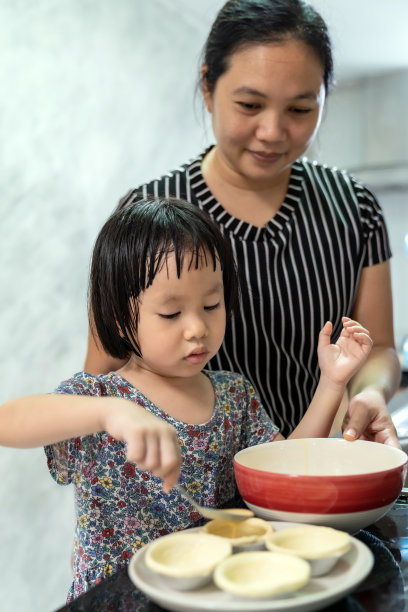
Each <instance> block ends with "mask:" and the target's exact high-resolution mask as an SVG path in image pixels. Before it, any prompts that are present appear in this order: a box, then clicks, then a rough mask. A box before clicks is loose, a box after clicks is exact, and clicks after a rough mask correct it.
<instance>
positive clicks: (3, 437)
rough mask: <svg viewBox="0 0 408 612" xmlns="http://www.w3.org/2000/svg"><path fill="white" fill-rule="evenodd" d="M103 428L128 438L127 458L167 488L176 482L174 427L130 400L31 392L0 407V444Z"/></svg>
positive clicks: (38, 442)
mask: <svg viewBox="0 0 408 612" xmlns="http://www.w3.org/2000/svg"><path fill="white" fill-rule="evenodd" d="M99 431H107V432H108V433H109V434H110V435H112V436H113V437H114V438H116V439H117V440H122V441H124V442H126V445H127V450H126V456H127V459H128V461H131V462H134V463H137V466H138V468H139V469H141V470H147V471H150V472H152V473H153V474H154V475H155V476H158V477H159V478H162V479H163V489H164V490H165V491H169V490H170V489H171V488H172V487H173V486H174V485H175V484H176V482H177V480H178V477H179V474H180V467H181V453H180V447H179V444H178V439H177V433H176V430H175V429H174V428H173V427H172V426H171V425H169V424H168V423H166V421H162V420H161V419H159V418H157V417H155V416H153V415H152V414H150V413H149V412H147V411H146V410H145V409H144V408H143V407H141V406H138V405H137V404H135V403H134V402H131V401H129V400H125V399H123V398H119V397H89V396H81V395H68V394H66V395H60V394H54V395H32V396H29V397H23V398H18V399H13V400H10V401H9V402H6V403H5V404H3V405H2V406H0V445H2V446H12V447H16V448H33V447H36V446H45V445H48V444H53V443H55V442H60V441H62V440H68V439H70V438H76V437H78V436H86V435H88V434H93V433H96V432H99Z"/></svg>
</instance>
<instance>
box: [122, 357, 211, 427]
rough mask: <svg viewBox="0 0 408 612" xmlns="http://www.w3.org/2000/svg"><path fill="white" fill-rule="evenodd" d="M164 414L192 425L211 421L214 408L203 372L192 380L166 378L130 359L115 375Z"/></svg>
mask: <svg viewBox="0 0 408 612" xmlns="http://www.w3.org/2000/svg"><path fill="white" fill-rule="evenodd" d="M117 374H119V375H120V376H122V378H125V379H126V380H127V381H128V382H129V383H130V384H131V385H132V386H133V387H135V388H136V389H137V390H138V391H139V392H140V393H142V394H143V395H144V396H145V397H146V398H147V399H148V400H150V401H151V402H152V403H153V404H155V405H156V406H157V407H158V408H160V409H161V410H162V411H163V412H165V413H166V414H168V415H170V416H172V417H173V418H175V419H177V420H179V421H183V422H185V423H191V424H194V425H198V424H203V423H206V422H207V421H209V420H210V418H211V416H212V414H213V412H214V407H215V394H214V388H213V386H212V383H211V380H210V379H209V378H208V376H206V375H205V374H204V373H203V372H199V373H198V374H196V375H194V376H192V377H189V378H187V377H166V376H161V375H160V374H158V373H156V372H153V371H152V370H149V369H146V368H143V367H140V365H137V364H135V363H134V361H133V360H132V359H130V360H129V361H128V362H127V364H125V365H124V366H123V367H122V368H120V369H119V370H118V371H117Z"/></svg>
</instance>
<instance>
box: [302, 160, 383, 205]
mask: <svg viewBox="0 0 408 612" xmlns="http://www.w3.org/2000/svg"><path fill="white" fill-rule="evenodd" d="M293 168H294V174H295V175H296V174H298V175H301V176H302V179H303V180H305V181H306V182H308V183H309V184H310V185H311V186H312V188H313V191H314V192H315V193H323V194H324V195H325V197H326V198H328V199H330V198H333V199H335V200H336V201H339V200H344V201H345V202H347V203H351V202H354V203H356V204H360V205H361V204H366V203H368V204H369V203H370V202H374V203H376V196H375V194H374V193H373V191H372V190H371V188H370V187H369V186H368V185H367V184H366V183H364V181H362V180H361V179H359V178H358V177H357V176H356V175H355V174H354V173H353V171H350V170H348V169H346V168H341V167H338V166H331V165H328V164H325V163H322V162H318V161H316V160H312V159H309V158H307V157H303V158H300V159H298V160H297V161H296V162H295V164H294V165H293Z"/></svg>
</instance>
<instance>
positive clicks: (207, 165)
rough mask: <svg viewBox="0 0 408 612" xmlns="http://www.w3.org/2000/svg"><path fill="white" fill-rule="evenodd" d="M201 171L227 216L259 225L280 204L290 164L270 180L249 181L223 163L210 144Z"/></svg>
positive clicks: (273, 212) (269, 216)
mask: <svg viewBox="0 0 408 612" xmlns="http://www.w3.org/2000/svg"><path fill="white" fill-rule="evenodd" d="M201 171H202V174H203V177H204V179H205V182H206V183H207V186H208V188H209V189H210V191H211V193H212V194H213V196H214V197H215V198H216V200H217V201H218V202H219V203H220V204H221V206H222V207H223V208H225V210H226V211H227V212H228V213H229V214H230V215H231V216H233V217H235V218H237V219H240V220H242V221H245V222H246V223H249V224H251V225H254V226H256V227H263V226H264V225H265V224H266V223H267V222H268V221H270V219H272V218H273V217H274V216H275V215H276V213H277V212H278V210H279V209H280V207H281V206H282V203H283V201H284V199H285V196H286V192H287V189H288V185H289V180H290V174H291V167H289V168H286V169H285V170H284V171H282V172H280V173H279V174H278V175H277V176H276V177H273V179H270V180H265V181H259V180H255V179H253V180H250V179H248V178H247V177H244V176H243V175H241V174H239V173H238V172H236V171H234V170H233V169H232V168H231V167H230V166H228V165H227V164H226V163H224V162H223V160H222V159H221V156H220V155H219V154H218V151H217V148H216V147H213V148H212V149H210V151H209V152H208V153H207V154H206V156H205V157H204V159H203V161H202V165H201Z"/></svg>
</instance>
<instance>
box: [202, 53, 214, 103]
mask: <svg viewBox="0 0 408 612" xmlns="http://www.w3.org/2000/svg"><path fill="white" fill-rule="evenodd" d="M207 72H208V66H207V65H206V64H203V66H202V67H201V91H202V94H203V98H204V104H205V107H206V109H207V110H208V112H209V113H212V90H211V87H210V85H209V83H208V81H207Z"/></svg>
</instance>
